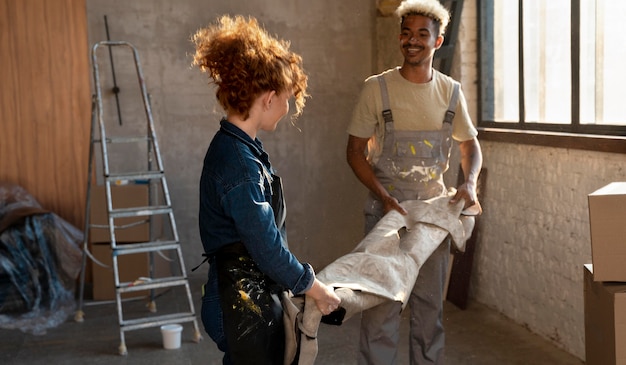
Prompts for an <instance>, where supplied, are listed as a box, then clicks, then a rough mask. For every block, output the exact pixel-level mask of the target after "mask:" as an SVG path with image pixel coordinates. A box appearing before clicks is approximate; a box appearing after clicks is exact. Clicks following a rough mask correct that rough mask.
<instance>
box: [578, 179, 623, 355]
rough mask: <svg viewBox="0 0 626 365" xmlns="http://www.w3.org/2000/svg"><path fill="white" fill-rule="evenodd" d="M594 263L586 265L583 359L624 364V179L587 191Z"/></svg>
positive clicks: (584, 273)
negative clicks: (584, 356) (584, 353)
mask: <svg viewBox="0 0 626 365" xmlns="http://www.w3.org/2000/svg"><path fill="white" fill-rule="evenodd" d="M588 201H589V223H590V229H591V255H592V263H593V265H589V264H588V265H584V272H583V275H584V296H585V352H586V364H587V365H611V364H616V365H626V182H614V183H611V184H609V185H607V186H605V187H603V188H601V189H599V190H597V191H595V192H593V193H591V194H589V196H588Z"/></svg>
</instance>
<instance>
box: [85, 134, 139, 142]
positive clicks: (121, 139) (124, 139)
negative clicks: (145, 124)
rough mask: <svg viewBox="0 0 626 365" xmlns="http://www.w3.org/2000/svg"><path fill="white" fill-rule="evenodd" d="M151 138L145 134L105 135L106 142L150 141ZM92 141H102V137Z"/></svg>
mask: <svg viewBox="0 0 626 365" xmlns="http://www.w3.org/2000/svg"><path fill="white" fill-rule="evenodd" d="M150 140H151V138H150V137H149V136H147V135H145V136H143V135H142V136H125V137H121V136H119V137H107V138H106V142H107V143H134V142H144V141H150ZM94 142H100V143H101V142H102V139H96V140H94Z"/></svg>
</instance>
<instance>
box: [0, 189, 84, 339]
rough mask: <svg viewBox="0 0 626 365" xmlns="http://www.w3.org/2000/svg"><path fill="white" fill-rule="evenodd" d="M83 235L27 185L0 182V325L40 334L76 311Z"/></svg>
mask: <svg viewBox="0 0 626 365" xmlns="http://www.w3.org/2000/svg"><path fill="white" fill-rule="evenodd" d="M82 241H83V233H82V232H81V231H79V230H78V229H77V228H75V227H74V226H72V225H71V224H69V223H68V222H66V221H64V220H63V219H62V218H60V217H59V216H57V215H56V214H54V213H52V212H48V211H46V210H44V209H43V208H42V207H41V205H40V204H39V203H38V202H37V201H36V199H34V198H33V197H32V196H31V195H30V194H29V193H28V192H26V190H24V189H23V188H22V187H20V186H17V185H13V184H6V183H0V327H1V328H8V329H20V330H22V331H24V332H28V333H33V334H36V335H41V334H45V333H46V330H47V329H48V328H52V327H56V326H57V325H59V324H60V323H63V322H64V321H65V320H66V319H67V317H68V316H69V315H71V314H72V313H73V311H74V309H75V303H76V301H75V297H74V289H75V284H76V278H77V277H78V274H79V273H80V269H81V260H82V253H81V249H80V244H81V243H82Z"/></svg>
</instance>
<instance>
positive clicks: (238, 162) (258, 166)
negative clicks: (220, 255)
mask: <svg viewBox="0 0 626 365" xmlns="http://www.w3.org/2000/svg"><path fill="white" fill-rule="evenodd" d="M220 125H221V128H220V130H219V131H218V132H217V133H216V134H215V136H214V137H213V140H212V141H211V144H210V146H209V149H208V150H207V153H206V156H205V158H204V166H203V169H202V176H201V178H200V213H199V225H200V238H201V239H202V245H203V246H204V251H205V253H206V254H207V255H208V256H209V257H211V256H212V255H213V254H214V253H215V252H216V251H217V250H219V249H220V248H221V247H224V246H225V245H228V244H231V243H234V242H242V243H243V244H244V245H245V247H246V249H247V250H248V253H249V254H250V256H251V257H252V259H253V260H254V261H255V262H256V264H257V266H258V267H259V269H260V270H261V271H262V272H263V273H264V274H266V275H268V276H269V277H270V278H271V279H272V280H274V281H275V282H276V283H278V284H280V285H282V286H283V287H285V288H288V289H290V290H291V291H292V292H293V293H294V294H300V293H302V292H304V291H306V290H308V289H309V288H310V287H311V286H312V285H313V280H314V278H315V274H314V273H313V269H312V268H311V266H310V265H309V264H306V263H300V262H299V261H298V260H297V259H296V257H295V256H294V255H293V254H292V253H291V252H290V251H289V250H288V249H287V241H286V234H285V230H284V226H283V227H281V228H282V229H279V227H277V226H276V221H275V218H274V211H273V209H272V206H271V201H272V189H271V180H272V174H273V169H272V166H271V164H270V161H269V156H268V154H267V153H266V152H265V151H264V150H263V144H262V143H261V141H260V140H259V139H255V140H252V138H250V136H248V135H247V134H246V133H245V132H243V131H242V130H241V129H239V128H238V127H236V126H235V125H233V124H231V123H230V122H228V121H227V120H225V119H224V120H222V121H221V122H220Z"/></svg>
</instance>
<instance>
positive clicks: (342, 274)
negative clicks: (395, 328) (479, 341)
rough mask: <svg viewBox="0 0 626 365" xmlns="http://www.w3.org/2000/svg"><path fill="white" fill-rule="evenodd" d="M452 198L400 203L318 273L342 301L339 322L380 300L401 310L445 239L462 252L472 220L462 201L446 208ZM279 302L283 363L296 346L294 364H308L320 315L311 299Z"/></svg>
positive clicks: (314, 353)
mask: <svg viewBox="0 0 626 365" xmlns="http://www.w3.org/2000/svg"><path fill="white" fill-rule="evenodd" d="M451 198H452V195H449V196H444V197H440V198H434V199H431V200H425V201H420V200H410V201H405V202H403V203H401V205H402V206H403V207H404V208H405V209H406V210H407V211H408V214H407V215H402V214H400V213H399V212H397V211H395V210H394V211H391V212H389V213H387V214H386V215H385V216H384V217H383V218H382V219H381V220H380V221H379V222H378V223H377V224H376V226H375V227H374V228H373V229H372V231H371V232H370V233H368V234H367V236H365V238H364V239H363V240H362V241H361V242H360V243H359V245H358V246H357V247H356V248H355V249H354V250H353V251H352V252H350V253H349V254H347V255H344V256H342V257H340V258H338V259H337V260H335V261H334V262H333V263H331V264H330V265H328V266H327V267H326V268H324V269H323V270H322V271H320V272H319V273H318V274H317V278H318V279H319V280H320V281H322V282H323V283H325V284H327V285H330V286H332V287H334V288H335V293H336V294H337V295H338V296H339V297H340V298H341V308H343V309H344V310H345V311H346V313H345V316H344V317H343V320H347V319H348V318H350V317H352V316H353V315H354V314H356V313H359V312H361V311H364V310H366V309H369V308H372V307H374V306H376V305H378V304H380V303H382V302H383V301H385V300H397V301H400V302H402V308H404V306H405V305H406V303H407V299H408V298H409V295H410V294H411V290H412V289H413V286H414V284H415V280H416V279H417V275H418V273H419V269H420V267H421V266H422V264H423V263H424V262H425V261H426V260H427V259H428V258H429V257H430V255H431V254H432V253H433V252H434V251H435V249H437V247H439V245H440V244H441V243H442V242H443V241H444V240H445V239H446V237H447V236H448V235H450V236H451V237H452V240H453V242H454V244H455V245H456V247H457V248H458V249H459V250H461V251H463V250H464V249H465V242H466V240H467V239H468V238H469V237H470V235H471V232H472V230H473V228H474V217H473V216H466V215H462V209H463V201H460V202H458V203H457V204H450V203H449V201H450V199H451ZM283 299H284V300H283V307H284V308H285V316H286V318H285V319H286V321H285V325H286V326H287V327H286V328H287V353H286V356H285V364H291V362H292V361H293V358H294V357H295V355H296V352H297V351H298V347H299V351H300V355H299V358H300V360H299V362H298V364H313V363H314V362H315V357H316V356H317V339H316V338H317V329H318V327H319V323H320V321H321V318H322V313H321V312H320V311H319V310H318V309H317V307H316V306H315V302H314V301H313V300H304V299H303V298H301V297H292V298H286V297H285V298H283ZM285 299H286V300H285ZM300 333H301V334H302V336H300ZM297 339H300V341H299V342H300V343H299V345H298V343H297Z"/></svg>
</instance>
